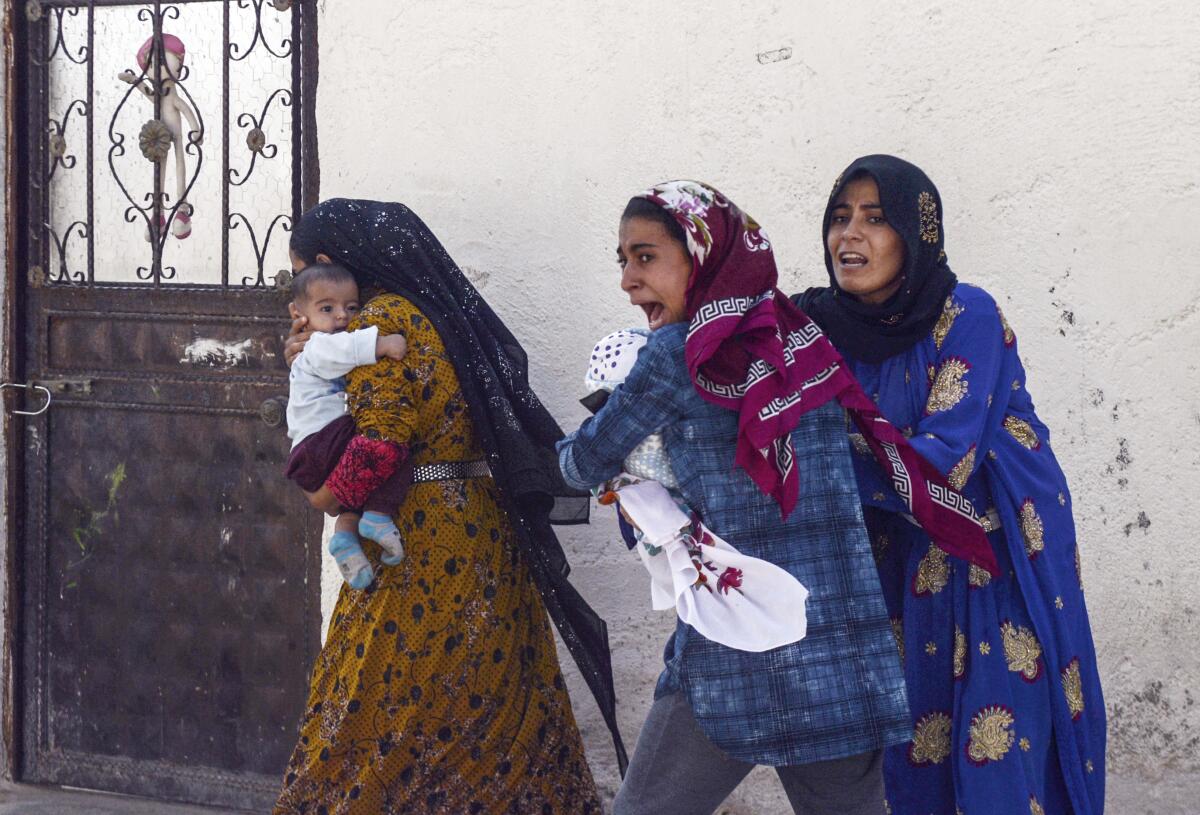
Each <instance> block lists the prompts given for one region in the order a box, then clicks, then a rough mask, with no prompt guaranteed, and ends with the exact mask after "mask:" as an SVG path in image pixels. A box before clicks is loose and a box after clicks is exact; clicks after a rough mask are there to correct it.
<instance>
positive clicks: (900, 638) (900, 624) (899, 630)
mask: <svg viewBox="0 0 1200 815" xmlns="http://www.w3.org/2000/svg"><path fill="white" fill-rule="evenodd" d="M892 636H893V637H895V638H896V650H898V651H899V652H900V662H901V664H903V663H904V620H902V619H901V618H899V617H893V618H892Z"/></svg>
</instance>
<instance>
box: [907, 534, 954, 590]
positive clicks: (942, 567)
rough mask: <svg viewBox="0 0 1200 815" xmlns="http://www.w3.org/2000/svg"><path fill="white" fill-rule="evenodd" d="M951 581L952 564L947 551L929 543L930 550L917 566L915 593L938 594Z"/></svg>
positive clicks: (914, 580)
mask: <svg viewBox="0 0 1200 815" xmlns="http://www.w3.org/2000/svg"><path fill="white" fill-rule="evenodd" d="M949 582H950V564H949V563H947V562H946V553H945V552H943V551H942V550H941V549H939V548H938V547H937V546H936V545H934V544H932V543H931V544H929V551H928V552H926V553H925V557H923V558H921V563H920V564H919V565H918V566H917V575H916V577H914V578H913V593H915V594H917V595H918V596H920V595H923V594H937V593H938V592H939V591H941V590H942V589H944V588H946V585H947V584H948V583H949Z"/></svg>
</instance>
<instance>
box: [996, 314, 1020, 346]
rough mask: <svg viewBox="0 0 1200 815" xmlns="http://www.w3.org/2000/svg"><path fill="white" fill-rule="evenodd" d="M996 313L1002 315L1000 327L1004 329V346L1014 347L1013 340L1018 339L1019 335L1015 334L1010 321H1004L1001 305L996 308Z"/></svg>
mask: <svg viewBox="0 0 1200 815" xmlns="http://www.w3.org/2000/svg"><path fill="white" fill-rule="evenodd" d="M996 313H997V314H999V315H1000V326H1001V327H1002V328H1003V329H1004V344H1005V345H1006V346H1009V345H1012V344H1013V340H1015V339H1016V338H1017V335H1016V334H1014V333H1013V330H1012V327H1011V326H1010V325H1009V324H1008V320H1006V319H1004V312H1003V311H1002V310H1001V309H1000V306H999V305H997V306H996Z"/></svg>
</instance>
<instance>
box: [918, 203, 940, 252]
mask: <svg viewBox="0 0 1200 815" xmlns="http://www.w3.org/2000/svg"><path fill="white" fill-rule="evenodd" d="M917 208H918V209H919V210H920V212H921V240H923V241H925V242H926V243H937V242H938V213H937V201H934V200H933V195H931V194H930V193H928V192H923V193H921V194H920V195H918V196H917Z"/></svg>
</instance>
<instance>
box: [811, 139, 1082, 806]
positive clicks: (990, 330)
mask: <svg viewBox="0 0 1200 815" xmlns="http://www.w3.org/2000/svg"><path fill="white" fill-rule="evenodd" d="M822 237H823V238H824V240H825V264H826V267H827V268H828V270H829V279H830V286H829V287H827V288H821V289H810V290H809V291H807V292H805V293H804V294H803V295H801V296H800V297H799V298H797V299H798V304H799V305H800V306H801V307H802V308H803V309H804V310H805V311H806V312H807V313H808V314H810V315H811V316H812V318H813V319H814V320H815V321H816V322H817V323H818V324H819V325H821V327H822V328H824V329H825V331H826V332H827V333H828V334H829V336H830V338H831V339H832V340H833V342H834V344H835V345H836V346H837V347H838V349H839V350H840V351H841V352H842V354H843V355H844V356H845V357H846V359H847V362H848V363H849V364H850V365H851V367H852V368H853V371H854V374H855V376H857V377H858V379H859V381H860V382H861V383H862V386H863V388H864V389H865V390H866V392H867V393H868V394H872V395H873V397H874V398H875V399H876V401H877V402H878V404H879V407H880V409H881V411H882V412H883V414H884V416H886V417H887V418H888V419H889V420H891V422H892V423H893V424H895V425H897V426H898V427H900V428H901V429H902V430H903V431H904V432H905V433H906V434H908V435H911V441H912V445H913V447H915V448H916V449H917V451H918V452H919V453H920V454H921V455H922V456H923V457H924V458H925V459H926V460H928V461H929V462H930V463H932V464H933V465H935V466H936V467H937V468H939V469H940V470H941V471H942V472H944V473H946V474H947V476H948V477H949V479H950V482H951V483H952V484H953V485H954V486H955V487H956V488H958V489H959V490H961V491H962V492H963V494H964V495H965V496H966V497H967V498H968V499H969V500H970V501H971V502H972V503H973V504H974V505H975V507H976V508H977V510H978V512H979V514H980V515H981V516H983V517H985V518H986V520H985V528H987V529H988V531H989V538H990V540H991V543H992V547H993V549H994V551H995V555H996V558H997V561H998V563H999V566H1000V572H1001V573H1000V576H998V577H992V576H989V575H987V574H986V573H985V572H984V571H982V570H980V569H978V568H976V567H974V566H970V565H969V564H967V563H966V562H964V561H961V560H958V559H957V558H953V557H947V555H946V552H945V551H943V550H942V549H941V548H939V547H938V546H935V545H934V544H933V543H932V542H931V541H930V538H929V536H928V535H927V534H925V532H924V531H923V530H922V529H921V528H920V527H919V526H918V525H916V524H915V523H912V522H911V519H908V518H906V517H905V513H906V512H907V510H906V509H905V507H904V505H903V504H902V503H901V502H900V500H899V498H898V496H897V495H896V493H895V492H894V491H893V490H892V489H891V488H890V486H888V481H887V479H886V478H885V477H884V476H883V474H882V472H881V471H880V469H879V468H878V467H877V466H876V465H875V464H874V462H873V460H872V458H871V457H870V455H869V451H866V446H865V445H864V444H863V440H862V439H861V437H858V436H857V434H852V435H851V441H852V442H853V446H854V447H855V448H856V449H857V450H858V452H859V454H858V455H856V456H855V459H856V461H855V469H856V471H857V475H858V478H859V487H860V492H861V495H862V500H863V503H864V505H865V506H866V516H867V522H868V528H869V530H870V532H871V536H872V544H873V547H874V550H875V556H876V559H877V561H878V566H879V573H880V577H881V579H882V583H883V588H884V595H885V598H886V600H887V604H888V611H889V614H890V616H891V618H892V625H893V627H894V629H895V633H896V638H897V640H898V643H899V645H900V653H901V658H902V660H903V662H904V669H905V679H906V684H907V687H908V698H909V704H910V708H911V712H912V717H913V724H914V729H913V735H912V740H911V741H910V742H909V743H908V744H905V745H901V746H894V747H890V748H888V750H887V751H886V753H885V759H884V776H885V781H886V785H887V793H888V802H889V806H890V812H892V813H893V815H918V814H919V815H930V813H933V815H956V814H958V813H961V814H962V815H988V814H989V813H995V815H1017V813H1026V812H1029V813H1033V814H1034V815H1039V814H1040V813H1047V814H1049V813H1055V815H1059V814H1061V813H1074V814H1075V815H1099V813H1101V812H1102V811H1103V808H1104V746H1105V712H1104V700H1103V698H1102V696H1101V690H1100V681H1099V677H1098V674H1097V670H1096V655H1095V650H1094V648H1093V645H1092V636H1091V630H1090V627H1089V625H1088V616H1087V609H1086V607H1085V605H1084V599H1083V585H1082V579H1081V575H1080V567H1079V566H1080V564H1079V550H1078V546H1077V543H1076V539H1075V525H1074V521H1073V519H1072V514H1071V498H1070V492H1069V491H1068V489H1067V484H1066V479H1065V477H1064V476H1063V472H1062V470H1061V469H1060V468H1059V465H1058V462H1057V461H1056V460H1055V457H1054V453H1053V452H1052V450H1051V448H1050V434H1049V431H1048V430H1047V429H1046V426H1045V425H1044V424H1042V422H1041V421H1040V420H1039V419H1038V417H1037V415H1036V413H1035V412H1034V407H1033V401H1032V399H1031V398H1030V395H1029V392H1028V391H1027V390H1026V388H1025V371H1024V368H1023V367H1022V365H1021V360H1020V357H1019V356H1018V354H1017V345H1016V337H1015V335H1014V334H1013V331H1012V329H1011V328H1010V327H1009V325H1008V323H1007V321H1006V320H1005V318H1004V315H1003V314H1002V313H1001V312H1000V309H999V307H998V306H997V305H996V303H995V301H994V300H993V299H992V297H991V296H990V295H989V294H988V293H987V292H985V291H983V290H982V289H979V288H976V287H975V286H970V285H967V284H964V283H958V282H957V280H956V278H955V276H954V275H953V273H952V272H951V271H950V268H949V266H948V264H947V262H946V254H945V252H944V251H943V244H944V238H945V235H944V227H943V222H942V206H941V199H940V198H939V196H938V192H937V189H936V188H935V187H934V186H933V184H932V182H930V180H929V179H928V178H927V177H926V176H925V174H924V173H923V172H922V171H921V170H920V169H918V168H917V167H914V166H913V165H911V164H909V163H907V162H905V161H902V160H900V159H897V158H894V157H892V156H867V157H864V158H860V159H858V160H857V161H855V162H854V163H853V164H851V165H850V166H849V167H848V168H847V169H846V171H845V172H844V173H843V174H842V175H841V176H839V178H838V180H837V182H835V184H834V187H833V191H832V193H831V194H830V198H829V203H828V207H827V209H826V213H825V218H824V223H823V225H822Z"/></svg>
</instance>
